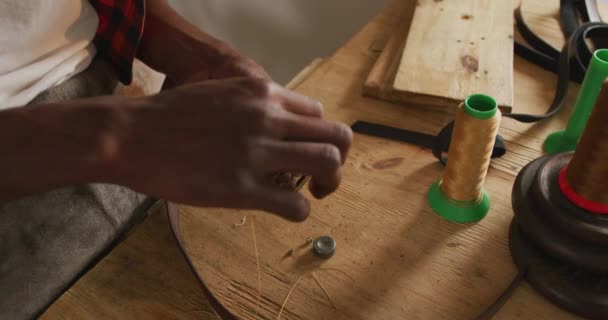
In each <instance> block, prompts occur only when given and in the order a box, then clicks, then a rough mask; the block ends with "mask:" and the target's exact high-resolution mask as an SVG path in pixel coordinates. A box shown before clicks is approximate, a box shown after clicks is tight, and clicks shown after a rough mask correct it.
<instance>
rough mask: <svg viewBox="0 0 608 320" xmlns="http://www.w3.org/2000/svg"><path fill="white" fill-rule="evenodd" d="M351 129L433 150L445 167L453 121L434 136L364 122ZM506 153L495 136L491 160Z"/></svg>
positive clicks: (505, 149) (500, 140) (504, 147)
mask: <svg viewBox="0 0 608 320" xmlns="http://www.w3.org/2000/svg"><path fill="white" fill-rule="evenodd" d="M352 129H353V131H354V132H357V133H361V134H365V135H369V136H374V137H379V138H384V139H389V140H394V141H399V142H405V143H410V144H415V145H417V146H421V147H424V148H428V149H431V150H433V155H434V156H435V157H436V158H437V159H438V160H439V161H440V162H441V163H442V164H443V165H446V163H447V158H446V157H445V156H444V153H446V152H448V150H449V149H450V142H451V141H452V131H454V121H452V122H450V123H449V124H448V125H447V126H445V127H444V128H443V129H442V130H441V131H440V132H439V134H438V135H436V136H433V135H430V134H424V133H420V132H415V131H410V130H404V129H399V128H394V127H389V126H385V125H382V124H376V123H371V122H365V121H357V122H355V124H353V125H352ZM506 152H507V147H506V145H505V141H504V139H503V138H502V137H501V136H497V137H496V142H495V144H494V149H493V150H492V158H498V157H502V156H503V155H504V154H505V153H506Z"/></svg>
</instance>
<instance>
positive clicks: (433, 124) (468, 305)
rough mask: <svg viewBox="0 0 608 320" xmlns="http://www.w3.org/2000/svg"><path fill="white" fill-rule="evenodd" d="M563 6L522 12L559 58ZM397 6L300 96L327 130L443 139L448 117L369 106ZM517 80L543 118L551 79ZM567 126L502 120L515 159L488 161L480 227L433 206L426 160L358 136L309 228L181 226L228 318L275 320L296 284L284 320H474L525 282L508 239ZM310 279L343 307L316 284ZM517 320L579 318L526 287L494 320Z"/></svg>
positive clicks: (206, 212) (185, 218) (216, 213)
mask: <svg viewBox="0 0 608 320" xmlns="http://www.w3.org/2000/svg"><path fill="white" fill-rule="evenodd" d="M558 3H559V1H557V0H551V1H542V3H541V1H525V2H524V11H525V12H526V14H525V16H526V19H527V20H528V21H529V23H530V24H531V25H532V26H533V28H534V29H535V31H537V32H538V33H540V34H541V35H543V36H544V37H546V38H549V39H551V42H552V43H553V44H554V45H556V46H557V47H561V42H563V40H562V39H561V33H560V30H559V27H558V24H557V21H556V20H555V19H554V18H555V17H556V15H557V8H558ZM395 4H396V2H394V3H393V4H392V5H391V6H389V7H388V8H387V9H386V10H385V11H384V12H383V13H382V14H381V15H380V16H378V17H377V18H376V19H374V20H373V21H372V22H370V23H369V24H368V25H367V26H366V27H365V28H364V29H363V30H362V31H361V32H360V33H359V34H357V35H356V36H355V37H354V38H353V39H352V40H351V41H350V42H349V43H347V44H346V45H345V46H344V47H342V48H341V49H340V50H338V52H336V54H335V55H334V56H332V57H331V58H329V59H327V60H326V61H325V62H324V63H322V64H321V65H320V66H318V67H317V68H316V70H314V71H313V72H312V73H311V74H309V75H308V76H307V78H306V79H305V80H304V81H303V82H301V83H300V84H299V85H298V86H297V88H296V90H297V91H299V92H302V93H304V94H307V95H310V96H313V97H316V98H318V99H320V100H322V101H323V103H324V105H325V107H326V116H327V117H328V118H330V119H334V120H340V121H344V122H346V123H349V124H352V123H354V122H355V121H357V120H366V121H372V122H377V123H383V124H386V125H390V126H394V127H400V128H407V129H410V130H415V131H420V132H426V133H436V132H438V130H439V129H440V128H441V127H442V126H444V125H445V124H446V123H447V122H448V121H450V120H451V119H452V117H453V116H452V115H450V114H449V113H437V112H436V111H432V110H428V109H424V108H421V107H407V106H397V105H392V104H388V103H384V102H380V101H376V100H371V99H368V98H364V97H362V96H361V87H362V84H363V81H364V79H365V77H366V76H367V74H368V72H369V70H370V68H371V67H372V65H373V63H374V60H375V58H376V57H377V53H374V52H371V51H370V49H369V48H370V45H371V44H372V43H374V42H377V41H385V39H387V37H388V35H389V34H390V28H391V26H393V25H395V19H396V17H397V16H398V15H399V12H398V11H397V10H393V7H392V6H394V5H395ZM514 76H515V104H514V112H527V113H544V112H545V110H546V108H547V106H548V105H549V103H550V101H551V98H552V95H553V92H554V87H555V82H556V78H555V76H554V75H552V74H550V73H547V72H544V71H542V70H540V69H539V68H538V67H536V66H534V65H531V64H530V63H528V62H526V61H524V60H522V59H520V58H517V59H516V61H515V75H514ZM574 91H576V90H574ZM573 97H574V95H572V94H571V96H570V103H569V105H571V104H572V103H571V102H572V101H573ZM455 107H456V105H454V108H455ZM568 114H569V110H564V111H563V112H561V114H560V115H559V116H557V117H555V118H554V119H551V120H550V121H545V122H542V123H539V124H536V125H528V124H522V123H517V122H515V121H512V120H510V119H505V120H503V122H502V126H501V130H500V133H501V135H502V136H503V137H504V138H505V139H506V141H507V145H508V149H509V152H508V153H507V155H506V156H504V157H503V158H501V159H497V160H494V161H493V162H492V165H491V169H490V171H489V175H488V178H487V184H486V188H487V191H488V192H489V193H490V195H491V198H492V210H491V211H490V213H489V215H488V216H487V217H486V218H485V219H484V220H483V221H481V222H480V223H477V224H473V225H458V224H454V223H450V222H448V221H445V220H442V219H441V218H440V217H439V216H438V215H436V214H435V213H434V212H433V211H432V210H431V209H430V207H429V205H428V203H427V200H426V193H427V191H428V188H429V187H430V186H431V184H432V183H433V182H434V181H435V180H436V179H437V178H438V177H439V175H440V174H441V171H442V167H441V166H440V165H439V163H438V162H437V160H436V159H435V158H434V157H433V155H432V154H431V152H430V150H427V149H422V148H420V147H417V146H414V145H408V144H402V143H397V142H391V141H387V140H382V139H378V138H372V137H367V136H362V135H356V136H355V142H354V145H353V147H352V151H351V154H350V157H349V159H348V161H347V163H346V165H345V168H344V178H343V185H342V186H341V188H340V190H339V191H338V192H337V193H336V194H335V195H333V196H331V197H330V198H328V199H326V200H323V201H316V200H311V201H312V215H311V217H310V218H309V219H308V220H307V221H306V222H304V223H301V224H294V223H289V222H287V221H284V220H282V219H280V218H277V217H275V216H272V215H269V214H265V213H261V212H248V211H235V210H225V209H200V208H193V207H188V206H180V207H179V208H178V209H179V223H176V225H175V226H174V227H175V228H176V230H177V232H178V233H179V234H180V237H181V239H180V240H181V244H182V248H183V250H184V252H185V254H186V255H187V256H188V258H189V260H190V262H191V264H192V267H193V269H194V270H195V271H196V273H197V274H198V276H199V277H200V279H201V281H202V283H203V285H204V286H205V287H206V289H207V290H208V291H209V293H210V295H211V298H212V299H213V300H215V302H216V304H217V305H218V307H219V309H220V311H222V312H226V313H227V314H231V315H233V316H235V317H236V318H239V319H258V318H259V319H276V318H277V315H278V314H279V310H280V308H281V305H282V304H283V302H284V300H285V298H286V296H287V295H288V292H289V291H290V288H291V287H292V286H293V285H294V283H295V282H297V281H298V279H300V278H301V281H300V282H299V283H298V286H297V287H296V289H295V290H293V293H292V294H291V296H290V298H289V300H288V302H287V304H286V308H285V311H284V313H283V317H282V319H473V318H474V317H475V316H476V315H477V314H479V313H480V312H481V311H482V310H484V309H485V308H486V307H487V306H488V305H489V304H490V303H492V301H493V300H494V299H495V298H496V297H497V296H498V295H500V293H501V292H502V291H503V290H504V288H506V287H507V285H508V284H509V282H510V281H511V280H512V279H513V277H514V275H515V274H516V269H515V266H514V264H513V263H512V261H511V256H510V253H509V249H508V240H507V234H508V226H509V223H510V221H511V219H512V215H513V213H512V209H511V188H512V185H513V181H514V179H515V176H516V175H517V173H518V172H519V170H520V169H521V168H522V167H523V166H524V165H526V164H527V163H529V162H530V161H532V160H534V159H535V158H537V157H539V156H541V155H542V151H541V145H542V143H543V141H544V138H545V137H546V136H547V135H548V134H549V133H550V132H552V131H554V130H557V129H560V128H563V127H564V126H565V121H566V119H567V116H568ZM243 217H248V219H247V221H246V223H245V225H243V226H240V227H235V226H234V225H235V224H238V223H239V222H240V221H241V219H242V218H243ZM252 222H254V223H255V238H254V237H253V234H252V232H253V230H252V229H253V228H252V226H251V223H252ZM321 235H330V236H331V237H333V238H334V239H335V240H336V241H337V244H338V249H337V252H336V254H335V255H334V256H333V257H332V258H331V259H329V260H321V259H318V258H316V257H314V256H313V255H312V253H311V248H310V246H309V245H308V246H307V245H306V239H307V238H308V237H313V238H314V237H317V236H321ZM254 242H255V245H257V248H258V253H257V254H256V251H255V249H254V246H255V245H254ZM258 254H259V256H258ZM257 259H259V267H260V270H261V271H260V277H261V279H260V280H259V281H260V283H261V298H260V299H259V302H258V288H259V284H258V272H257V268H258V264H257V262H256V260H257ZM335 269H339V270H341V271H342V272H340V271H336V270H335ZM313 271H314V272H315V273H316V275H317V276H318V278H320V279H321V281H322V283H323V285H324V287H325V288H326V289H327V292H328V293H329V296H331V298H332V300H333V302H334V303H335V307H334V306H332V303H331V302H330V300H329V299H328V298H327V297H326V295H325V294H324V292H323V291H322V290H321V289H320V286H319V285H318V284H317V283H316V282H315V280H314V279H313V277H312V274H311V272H313ZM515 317H517V318H519V319H572V318H574V317H573V316H572V315H569V314H567V313H566V312H564V311H562V310H560V309H558V308H557V307H555V306H553V305H551V304H550V303H548V302H547V301H545V300H544V299H543V298H542V297H540V296H539V295H538V294H537V293H536V292H534V291H533V290H532V289H531V288H530V287H529V286H528V285H527V284H524V285H522V286H521V287H520V288H519V289H518V290H517V292H516V293H515V295H514V296H513V298H512V299H511V300H510V301H509V302H508V303H507V305H506V306H505V307H504V309H503V310H502V311H501V312H500V313H499V315H498V316H497V319H513V318H515Z"/></svg>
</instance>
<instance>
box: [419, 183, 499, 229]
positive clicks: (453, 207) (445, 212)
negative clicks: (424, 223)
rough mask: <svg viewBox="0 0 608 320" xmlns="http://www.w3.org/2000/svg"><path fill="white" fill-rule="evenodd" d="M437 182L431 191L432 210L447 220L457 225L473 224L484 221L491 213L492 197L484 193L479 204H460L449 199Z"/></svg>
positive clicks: (429, 196)
mask: <svg viewBox="0 0 608 320" xmlns="http://www.w3.org/2000/svg"><path fill="white" fill-rule="evenodd" d="M439 184H440V182H439V181H437V182H435V183H434V184H433V185H432V186H431V189H430V190H429V195H428V198H429V202H430V203H431V208H433V210H435V212H436V213H437V214H439V215H440V216H441V217H443V218H444V219H446V220H449V221H452V222H457V223H472V222H478V221H480V220H481V219H483V218H484V217H485V216H486V214H488V211H490V197H489V196H488V194H487V193H486V192H485V191H484V192H482V197H481V201H479V202H459V201H455V200H451V199H448V198H447V197H446V196H445V195H444V194H443V192H442V191H441V189H440V188H439Z"/></svg>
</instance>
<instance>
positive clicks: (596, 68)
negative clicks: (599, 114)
mask: <svg viewBox="0 0 608 320" xmlns="http://www.w3.org/2000/svg"><path fill="white" fill-rule="evenodd" d="M606 77H608V49H599V50H596V51H595V52H594V53H593V56H592V57H591V61H590V62H589V67H588V68H587V73H586V74H585V80H583V83H582V84H581V88H580V90H579V93H578V97H577V98H576V102H575V103H574V111H572V115H571V116H570V120H569V121H568V125H567V126H566V130H562V131H557V132H555V133H553V134H551V135H549V137H548V138H547V140H546V141H545V144H544V146H543V147H544V149H545V152H547V153H548V154H556V153H561V152H568V151H574V150H576V145H577V144H578V140H579V139H580V138H581V135H582V134H583V131H584V130H585V126H586V125H587V120H588V119H589V116H590V115H591V111H593V108H594V106H595V102H596V100H597V97H598V95H599V94H600V90H601V88H602V83H603V82H604V80H605V79H606Z"/></svg>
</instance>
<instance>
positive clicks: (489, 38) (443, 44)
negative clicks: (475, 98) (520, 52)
mask: <svg viewBox="0 0 608 320" xmlns="http://www.w3.org/2000/svg"><path fill="white" fill-rule="evenodd" d="M512 10H513V1H512V0H504V1H494V0H460V1H437V0H418V1H417V6H416V10H415V12H414V17H413V20H412V22H411V26H410V30H409V35H408V37H407V41H406V43H405V47H404V49H403V54H402V56H401V62H400V65H399V67H398V70H397V74H396V76H395V81H394V84H393V89H394V90H393V91H394V95H395V96H396V98H397V99H398V100H400V101H404V102H410V103H415V104H421V105H431V106H440V107H443V108H447V109H448V110H450V109H453V105H454V102H457V101H462V100H464V98H466V97H467V96H468V95H470V94H472V93H484V94H487V95H490V96H492V97H494V98H495V99H496V101H497V102H498V104H499V105H500V106H501V107H502V109H503V111H505V112H509V111H510V109H511V107H512V106H513V72H512V70H513V12H512Z"/></svg>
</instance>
